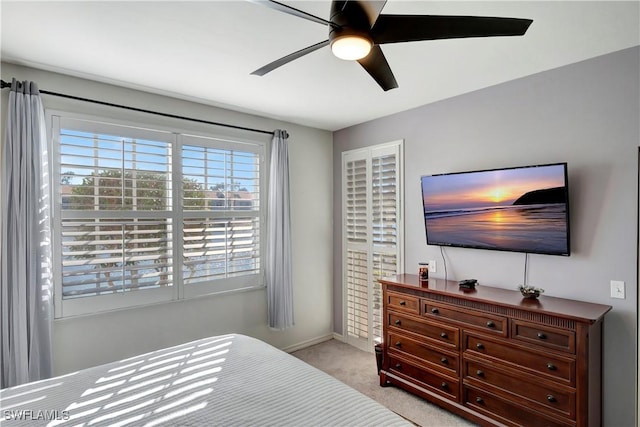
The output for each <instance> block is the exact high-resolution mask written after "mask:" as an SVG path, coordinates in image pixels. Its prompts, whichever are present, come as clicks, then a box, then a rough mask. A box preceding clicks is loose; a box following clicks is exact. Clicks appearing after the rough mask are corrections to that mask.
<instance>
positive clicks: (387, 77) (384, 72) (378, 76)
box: [358, 46, 398, 92]
mask: <svg viewBox="0 0 640 427" xmlns="http://www.w3.org/2000/svg"><path fill="white" fill-rule="evenodd" d="M358 62H359V63H360V65H362V68H364V69H365V70H366V71H367V73H369V75H370V76H371V77H373V79H374V80H375V81H376V82H377V83H378V84H379V85H380V87H381V88H382V89H383V90H384V91H385V92H386V91H388V90H389V89H395V88H397V87H398V83H397V82H396V78H395V77H394V76H393V72H392V71H391V67H389V63H388V62H387V58H385V57H384V53H382V49H380V46H373V48H372V49H371V52H369V55H367V56H365V57H364V58H362V59H360V60H358Z"/></svg>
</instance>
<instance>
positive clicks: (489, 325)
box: [487, 320, 496, 328]
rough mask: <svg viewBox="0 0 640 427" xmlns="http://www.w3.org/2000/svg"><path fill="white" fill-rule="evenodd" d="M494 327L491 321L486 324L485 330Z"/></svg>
mask: <svg viewBox="0 0 640 427" xmlns="http://www.w3.org/2000/svg"><path fill="white" fill-rule="evenodd" d="M495 327H496V324H495V323H493V322H492V321H491V320H489V321H488V322H487V328H495Z"/></svg>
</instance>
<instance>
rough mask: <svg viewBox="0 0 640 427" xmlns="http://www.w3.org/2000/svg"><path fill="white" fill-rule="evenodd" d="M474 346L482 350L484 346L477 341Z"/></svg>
mask: <svg viewBox="0 0 640 427" xmlns="http://www.w3.org/2000/svg"><path fill="white" fill-rule="evenodd" d="M476 348H477V349H478V350H482V349H483V348H484V344H482V343H481V342H479V343H478V344H476Z"/></svg>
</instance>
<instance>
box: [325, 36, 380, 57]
mask: <svg viewBox="0 0 640 427" xmlns="http://www.w3.org/2000/svg"><path fill="white" fill-rule="evenodd" d="M372 47H373V43H372V42H371V40H369V39H367V38H365V37H362V36H357V35H345V36H342V37H338V38H336V39H334V40H333V41H332V42H331V51H332V52H333V54H334V55H335V56H337V57H338V58H340V59H344V60H347V61H353V60H358V59H362V58H364V57H365V56H367V55H368V54H369V52H370V51H371V48H372Z"/></svg>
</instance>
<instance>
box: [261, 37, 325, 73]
mask: <svg viewBox="0 0 640 427" xmlns="http://www.w3.org/2000/svg"><path fill="white" fill-rule="evenodd" d="M328 44H329V40H325V41H322V42H320V43H316V44H314V45H312V46H308V47H305V48H304V49H300V50H299V51H297V52H293V53H291V54H289V55H287V56H283V57H282V58H280V59H277V60H275V61H273V62H271V63H270V64H267V65H265V66H264V67H262V68H258V69H257V70H255V71H254V72H253V73H251V74H254V75H256V76H264V75H265V74H267V73H268V72H270V71H273V70H275V69H276V68H278V67H282V66H283V65H284V64H287V63H289V62H291V61H293V60H294V59H298V58H300V57H302V56H304V55H306V54H308V53H311V52H313V51H316V50H318V49H320V48H322V47H325V46H327V45H328Z"/></svg>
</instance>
